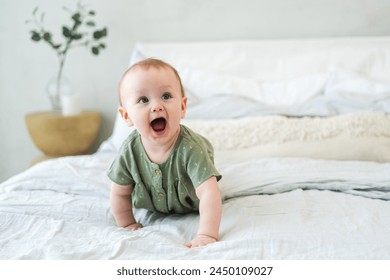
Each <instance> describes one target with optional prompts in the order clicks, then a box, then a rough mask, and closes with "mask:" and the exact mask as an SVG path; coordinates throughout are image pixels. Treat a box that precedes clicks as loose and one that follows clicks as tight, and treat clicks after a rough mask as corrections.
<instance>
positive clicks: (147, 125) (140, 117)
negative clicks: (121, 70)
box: [119, 67, 187, 144]
mask: <svg viewBox="0 0 390 280" xmlns="http://www.w3.org/2000/svg"><path fill="white" fill-rule="evenodd" d="M120 93H121V100H122V107H121V108H120V109H119V112H120V113H121V115H122V117H123V118H124V120H125V121H126V122H127V124H128V125H129V126H131V125H134V126H135V128H136V129H137V130H138V132H139V133H140V134H141V138H142V139H143V140H148V141H152V142H153V143H156V144H163V143H165V141H169V140H171V139H172V137H177V135H178V133H179V131H180V120H181V119H182V118H184V115H185V112H186V108H187V98H186V97H183V96H182V92H181V88H180V83H179V81H178V79H177V77H176V76H175V74H174V72H173V70H172V69H170V68H168V67H164V68H154V67H149V68H148V69H144V68H141V67H137V68H135V69H133V70H131V71H130V72H129V73H127V75H126V76H125V77H124V79H123V81H122V84H121V86H120Z"/></svg>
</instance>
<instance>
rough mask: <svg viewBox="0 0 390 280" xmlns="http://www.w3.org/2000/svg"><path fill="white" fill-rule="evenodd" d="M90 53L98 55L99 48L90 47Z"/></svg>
mask: <svg viewBox="0 0 390 280" xmlns="http://www.w3.org/2000/svg"><path fill="white" fill-rule="evenodd" d="M91 51H92V53H93V54H94V55H98V54H99V48H97V47H92V48H91Z"/></svg>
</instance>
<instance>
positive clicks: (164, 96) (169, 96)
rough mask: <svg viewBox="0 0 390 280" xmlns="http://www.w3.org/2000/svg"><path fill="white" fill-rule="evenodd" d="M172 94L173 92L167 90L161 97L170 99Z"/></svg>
mask: <svg viewBox="0 0 390 280" xmlns="http://www.w3.org/2000/svg"><path fill="white" fill-rule="evenodd" d="M171 97H172V96H171V94H170V93H169V92H166V93H164V94H163V95H162V96H161V98H162V100H168V99H170V98H171Z"/></svg>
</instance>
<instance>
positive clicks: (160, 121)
mask: <svg viewBox="0 0 390 280" xmlns="http://www.w3.org/2000/svg"><path fill="white" fill-rule="evenodd" d="M166 123H167V121H166V120H165V119H164V118H157V119H155V120H153V121H152V122H151V123H150V125H151V126H152V129H153V130H154V131H156V132H160V131H163V130H164V129H165V126H166Z"/></svg>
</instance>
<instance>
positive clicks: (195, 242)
mask: <svg viewBox="0 0 390 280" xmlns="http://www.w3.org/2000/svg"><path fill="white" fill-rule="evenodd" d="M214 242H217V239H216V238H214V237H211V236H208V235H203V234H198V235H197V236H196V237H195V238H194V239H192V240H191V242H190V243H187V244H186V246H187V247H188V248H194V247H200V246H205V245H207V244H210V243H214Z"/></svg>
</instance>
